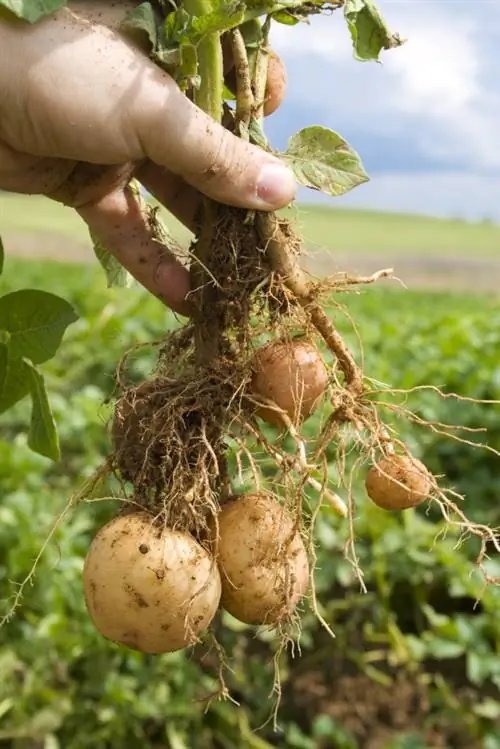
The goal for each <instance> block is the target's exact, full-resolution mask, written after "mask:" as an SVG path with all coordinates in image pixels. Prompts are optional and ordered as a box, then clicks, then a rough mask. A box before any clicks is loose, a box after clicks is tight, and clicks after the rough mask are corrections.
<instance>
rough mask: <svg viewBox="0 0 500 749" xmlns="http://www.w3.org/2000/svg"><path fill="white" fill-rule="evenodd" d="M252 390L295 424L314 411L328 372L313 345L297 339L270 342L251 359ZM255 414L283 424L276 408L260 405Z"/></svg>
mask: <svg viewBox="0 0 500 749" xmlns="http://www.w3.org/2000/svg"><path fill="white" fill-rule="evenodd" d="M251 368H252V371H253V377H252V381H251V384H250V389H251V392H252V393H253V394H254V395H255V396H257V397H260V398H264V399H266V400H269V401H272V402H273V403H275V404H276V406H278V407H279V408H280V409H282V410H283V411H285V413H286V414H287V415H288V417H289V418H290V420H291V421H292V423H293V424H294V425H295V426H297V425H298V424H300V423H301V422H303V421H304V420H305V419H307V418H308V417H309V416H311V414H312V413H313V412H314V411H315V410H316V408H317V407H318V405H319V402H320V400H321V398H322V396H323V395H324V393H325V390H326V388H327V386H328V371H327V369H326V366H325V363H324V361H323V359H322V357H321V354H320V353H319V351H318V349H317V348H316V346H314V345H313V344H312V343H309V342H307V341H303V340H300V339H291V340H279V341H271V342H270V343H267V344H266V345H265V346H262V348H260V349H259V350H258V351H257V352H256V353H255V354H254V356H253V358H252V361H251ZM256 413H257V416H260V418H261V419H263V420H264V421H267V422H268V423H269V424H274V425H275V426H283V418H282V416H281V415H280V412H279V411H278V410H275V409H272V408H270V407H269V408H267V407H265V406H260V407H259V408H258V409H257V411H256Z"/></svg>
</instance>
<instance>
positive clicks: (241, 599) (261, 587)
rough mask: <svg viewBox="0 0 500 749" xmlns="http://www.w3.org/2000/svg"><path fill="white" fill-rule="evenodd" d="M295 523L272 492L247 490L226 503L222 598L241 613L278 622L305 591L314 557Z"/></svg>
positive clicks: (221, 528) (222, 516) (256, 621)
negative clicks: (305, 545)
mask: <svg viewBox="0 0 500 749" xmlns="http://www.w3.org/2000/svg"><path fill="white" fill-rule="evenodd" d="M293 527H294V523H293V520H292V518H291V516H290V515H289V513H288V512H287V511H286V510H285V509H284V508H283V507H282V506H281V505H280V504H279V502H277V501H276V499H274V497H272V496H271V495H267V494H247V495H244V496H241V497H238V498H237V499H235V500H233V501H232V502H230V503H228V504H227V505H225V506H224V507H223V509H222V511H221V513H220V515H219V546H218V557H217V561H218V564H219V568H220V571H221V578H222V597H221V603H222V606H223V607H224V608H225V609H226V611H228V612H229V613H230V614H232V616H234V617H235V618H236V619H239V620H240V621H242V622H246V623H247V624H268V625H273V624H277V623H279V622H280V621H283V620H286V619H287V618H289V617H290V615H291V614H292V613H293V611H294V609H295V608H296V606H297V604H298V603H299V602H300V600H301V599H302V597H303V596H304V594H305V593H306V591H307V588H308V586H309V563H308V559H307V553H306V550H305V547H304V544H303V542H302V539H301V537H300V535H299V534H298V533H295V535H294V536H293V537H292V536H291V534H292V530H293ZM290 539H291V540H290ZM288 543H289V545H287V544H288Z"/></svg>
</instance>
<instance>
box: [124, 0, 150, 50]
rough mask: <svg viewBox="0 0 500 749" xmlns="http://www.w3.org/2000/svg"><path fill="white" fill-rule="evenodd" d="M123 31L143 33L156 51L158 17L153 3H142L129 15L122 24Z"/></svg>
mask: <svg viewBox="0 0 500 749" xmlns="http://www.w3.org/2000/svg"><path fill="white" fill-rule="evenodd" d="M121 26H122V28H123V29H134V30H136V31H143V32H145V33H146V34H147V37H148V39H149V41H150V43H151V47H152V48H153V49H156V47H157V45H158V30H159V29H158V27H159V24H158V16H157V14H156V12H155V9H154V8H153V6H152V5H151V3H141V4H140V5H137V7H135V8H134V9H133V10H131V11H130V13H127V15H126V16H125V19H124V20H123V22H122V24H121Z"/></svg>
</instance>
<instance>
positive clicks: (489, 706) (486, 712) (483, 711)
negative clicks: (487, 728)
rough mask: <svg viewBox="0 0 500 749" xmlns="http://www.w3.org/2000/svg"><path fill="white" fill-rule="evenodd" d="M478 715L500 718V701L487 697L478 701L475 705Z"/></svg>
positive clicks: (489, 718) (474, 708)
mask: <svg viewBox="0 0 500 749" xmlns="http://www.w3.org/2000/svg"><path fill="white" fill-rule="evenodd" d="M473 710H474V712H475V713H476V715H479V716H481V718H486V719H487V720H498V718H500V702H498V701H497V700H493V699H491V697H486V698H484V699H483V702H479V703H476V704H475V705H474V707H473Z"/></svg>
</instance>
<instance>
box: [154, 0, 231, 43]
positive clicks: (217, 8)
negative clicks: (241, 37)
mask: <svg viewBox="0 0 500 749" xmlns="http://www.w3.org/2000/svg"><path fill="white" fill-rule="evenodd" d="M213 8H214V10H213V11H212V12H210V13H204V14H203V15H202V16H193V15H190V14H189V13H188V12H187V11H186V10H185V9H184V8H179V9H178V10H176V11H174V12H173V13H169V14H168V16H167V19H166V21H165V34H166V39H167V43H169V44H172V43H173V42H177V43H178V44H198V42H199V41H200V40H201V39H203V37H204V36H207V35H208V34H213V33H215V32H218V33H222V32H224V31H229V30H230V29H234V28H235V27H236V26H239V25H240V24H241V23H242V22H243V21H244V19H245V4H244V3H243V2H240V0H221V2H218V3H214V4H213Z"/></svg>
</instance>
